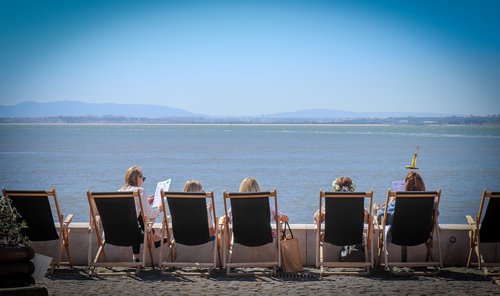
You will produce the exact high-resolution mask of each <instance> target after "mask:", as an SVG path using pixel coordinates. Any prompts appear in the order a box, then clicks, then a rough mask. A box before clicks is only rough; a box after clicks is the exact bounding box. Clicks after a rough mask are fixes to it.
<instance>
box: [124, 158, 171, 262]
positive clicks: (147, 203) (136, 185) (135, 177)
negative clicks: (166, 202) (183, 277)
mask: <svg viewBox="0 0 500 296" xmlns="http://www.w3.org/2000/svg"><path fill="white" fill-rule="evenodd" d="M144 181H146V177H144V175H143V174H142V170H141V168H140V167H138V166H132V167H130V168H128V169H127V171H126V172H125V182H124V184H123V185H122V186H121V187H120V189H118V191H138V192H139V193H140V195H141V200H140V202H141V204H142V208H143V210H144V214H145V215H146V218H147V219H148V220H152V221H154V219H156V217H158V215H159V214H160V212H162V211H163V208H162V207H161V206H160V207H159V208H158V209H153V208H152V207H151V204H152V203H153V198H154V195H150V196H146V193H145V191H144V187H143V186H144ZM134 202H135V212H136V214H137V220H138V221H139V225H140V227H141V229H142V231H144V222H143V219H142V214H141V205H140V204H139V202H138V201H137V199H134ZM153 233H154V232H153ZM154 236H155V239H156V240H155V242H154V243H155V247H159V246H160V243H161V242H160V241H159V239H160V237H159V236H158V235H156V234H155V235H154ZM140 247H141V246H140V245H134V246H132V253H133V255H132V260H133V261H134V262H139V253H140Z"/></svg>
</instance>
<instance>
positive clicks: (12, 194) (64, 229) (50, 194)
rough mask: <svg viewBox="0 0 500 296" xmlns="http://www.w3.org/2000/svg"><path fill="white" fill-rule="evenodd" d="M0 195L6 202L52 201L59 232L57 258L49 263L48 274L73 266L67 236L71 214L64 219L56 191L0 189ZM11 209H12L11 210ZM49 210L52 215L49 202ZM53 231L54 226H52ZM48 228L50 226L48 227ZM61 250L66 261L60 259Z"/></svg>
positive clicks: (52, 189)
mask: <svg viewBox="0 0 500 296" xmlns="http://www.w3.org/2000/svg"><path fill="white" fill-rule="evenodd" d="M2 194H3V196H4V197H5V198H7V199H8V200H9V199H10V200H14V199H16V198H19V197H27V198H33V199H35V198H47V201H49V198H53V199H54V204H55V207H56V212H57V219H58V222H59V231H58V232H57V235H58V236H59V238H58V240H59V243H58V250H57V257H56V258H55V259H53V260H52V262H51V269H50V271H49V272H50V273H52V272H53V271H54V269H55V268H56V267H58V266H60V265H69V266H70V267H72V266H73V263H72V259H71V248H70V243H69V234H70V229H69V225H70V223H71V221H72V220H73V214H69V215H68V216H67V217H66V218H64V215H63V214H62V211H61V208H60V207H59V201H58V199H57V194H56V189H55V188H51V189H50V190H40V191H31V190H7V189H5V188H3V189H2ZM7 204H8V205H9V207H10V206H11V204H10V202H8V203H7ZM11 209H12V208H11ZM49 209H50V211H51V213H50V214H51V215H52V209H51V207H50V202H49ZM52 226H53V227H54V231H56V230H55V224H54V225H52ZM48 227H50V226H48ZM42 241H43V240H42ZM63 249H64V251H65V253H66V257H67V259H68V261H64V262H62V261H61V257H62V252H63Z"/></svg>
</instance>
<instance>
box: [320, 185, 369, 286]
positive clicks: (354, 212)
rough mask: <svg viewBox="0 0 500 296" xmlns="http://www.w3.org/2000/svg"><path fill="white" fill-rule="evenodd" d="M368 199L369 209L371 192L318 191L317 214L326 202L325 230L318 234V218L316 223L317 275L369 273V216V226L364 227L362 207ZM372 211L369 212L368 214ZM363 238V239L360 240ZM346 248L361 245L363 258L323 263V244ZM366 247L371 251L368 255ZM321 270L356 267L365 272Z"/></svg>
mask: <svg viewBox="0 0 500 296" xmlns="http://www.w3.org/2000/svg"><path fill="white" fill-rule="evenodd" d="M365 198H367V199H368V202H369V208H370V209H371V208H372V199H373V191H370V192H323V191H321V192H320V195H319V213H321V208H322V206H323V199H324V203H325V214H324V215H325V230H324V233H323V234H322V233H321V224H322V222H321V219H317V221H316V267H319V268H320V275H322V276H323V275H327V274H369V272H370V268H372V267H373V239H372V233H373V228H372V215H371V213H370V214H369V215H368V226H367V230H366V232H365V227H364V216H365V215H364V209H365V208H364V205H365ZM370 212H371V211H370ZM363 237H365V239H363ZM325 243H329V244H332V245H334V246H339V247H343V246H348V245H359V244H362V245H363V247H364V254H365V259H364V261H359V262H340V261H330V262H328V261H325V260H324V256H323V255H324V244H325ZM368 247H369V248H370V252H368ZM324 267H333V268H359V269H364V271H333V272H325V271H324Z"/></svg>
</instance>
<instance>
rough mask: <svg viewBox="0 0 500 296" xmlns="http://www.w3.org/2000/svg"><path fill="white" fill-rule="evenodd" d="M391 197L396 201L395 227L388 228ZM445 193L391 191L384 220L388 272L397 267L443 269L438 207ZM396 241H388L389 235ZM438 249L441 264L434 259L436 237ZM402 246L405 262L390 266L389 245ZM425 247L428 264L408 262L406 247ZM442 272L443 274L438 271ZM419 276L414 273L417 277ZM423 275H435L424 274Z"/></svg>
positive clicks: (383, 239)
mask: <svg viewBox="0 0 500 296" xmlns="http://www.w3.org/2000/svg"><path fill="white" fill-rule="evenodd" d="M391 197H393V198H394V200H395V203H396V204H395V208H394V213H393V218H392V219H393V220H392V225H388V214H387V207H388V206H389V203H390V200H391ZM440 197H441V190H438V191H401V192H399V191H398V192H393V191H390V190H389V191H388V193H387V198H386V202H385V211H384V216H383V218H382V228H381V229H382V232H383V234H382V246H381V254H382V253H383V254H384V262H385V268H387V269H390V270H391V271H393V267H433V266H434V267H436V266H437V267H440V268H442V267H443V260H442V256H441V245H440V243H439V231H437V230H438V229H437V227H438V207H439V200H440ZM389 231H390V236H392V239H391V240H390V241H389V240H388V232H389ZM434 235H435V236H436V240H437V245H438V257H439V258H438V259H439V260H438V261H434V259H433V258H432V253H431V251H432V248H433V237H434ZM390 243H392V244H395V245H398V246H401V247H402V248H401V261H399V262H389V259H388V256H389V253H388V245H389V244H390ZM421 244H425V246H426V248H427V252H426V258H425V262H422V261H421V262H406V261H407V260H406V258H405V257H406V247H409V246H418V245H421ZM438 271H439V270H438ZM417 273H418V272H414V274H417ZM422 274H423V275H425V274H428V275H431V274H434V273H432V272H424V273H422Z"/></svg>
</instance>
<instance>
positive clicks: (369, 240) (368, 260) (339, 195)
mask: <svg viewBox="0 0 500 296" xmlns="http://www.w3.org/2000/svg"><path fill="white" fill-rule="evenodd" d="M330 198H332V199H333V198H336V199H350V198H353V199H354V198H356V199H360V198H362V199H363V201H364V199H365V198H368V201H369V209H371V208H372V201H373V191H370V192H324V191H320V194H319V212H318V213H320V215H325V214H326V213H325V214H322V213H321V208H322V206H323V200H325V201H326V199H330ZM363 204H364V202H363ZM363 211H364V206H363ZM369 212H370V213H369V214H368V217H367V218H368V221H367V222H368V226H367V228H366V232H365V228H364V227H363V228H364V229H363V234H362V235H363V236H364V243H363V246H364V251H365V254H366V255H365V261H364V262H339V261H325V260H324V243H325V242H324V237H325V236H324V235H322V232H321V225H322V223H323V222H322V221H321V219H319V217H318V219H316V267H317V268H320V275H321V276H324V275H330V274H359V275H367V274H369V273H370V268H373V263H374V262H373V237H372V236H373V228H372V227H373V225H372V219H373V217H372V214H371V211H369ZM368 247H369V248H370V253H369V252H368ZM368 254H370V255H369V256H368ZM324 267H332V268H361V269H364V270H363V271H331V272H325V270H324Z"/></svg>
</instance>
